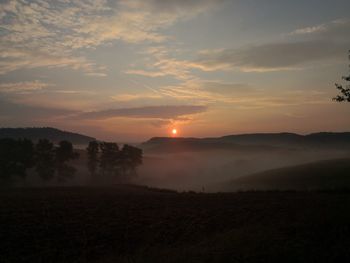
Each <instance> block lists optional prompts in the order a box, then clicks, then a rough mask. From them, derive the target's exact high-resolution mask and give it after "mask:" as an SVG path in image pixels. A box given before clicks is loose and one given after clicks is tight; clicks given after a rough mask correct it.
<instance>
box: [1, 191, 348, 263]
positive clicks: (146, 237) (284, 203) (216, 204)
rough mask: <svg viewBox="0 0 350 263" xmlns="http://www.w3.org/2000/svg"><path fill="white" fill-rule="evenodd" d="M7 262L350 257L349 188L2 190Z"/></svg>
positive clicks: (3, 259)
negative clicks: (222, 191) (179, 191)
mask: <svg viewBox="0 0 350 263" xmlns="http://www.w3.org/2000/svg"><path fill="white" fill-rule="evenodd" d="M0 241H1V242H0V262H318V263H319V262H350V261H349V260H350V193H347V192H328V193H327V192H322V193H321V192H318V193H317V192H309V193H307V192H305V193H301V192H299V193H296V192H251V193H236V194H194V193H182V194H177V193H172V192H165V191H164V192H160V191H152V190H147V189H144V188H138V187H126V186H125V187H116V188H109V189H97V188H96V189H87V188H53V189H12V190H6V191H4V190H2V192H1V193H0Z"/></svg>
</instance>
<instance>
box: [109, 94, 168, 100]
mask: <svg viewBox="0 0 350 263" xmlns="http://www.w3.org/2000/svg"><path fill="white" fill-rule="evenodd" d="M161 98H162V96H161V95H159V94H118V95H114V96H112V99H113V100H114V101H118V102H129V101H135V100H145V99H161Z"/></svg>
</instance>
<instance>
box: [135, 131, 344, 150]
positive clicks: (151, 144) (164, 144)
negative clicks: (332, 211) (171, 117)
mask: <svg viewBox="0 0 350 263" xmlns="http://www.w3.org/2000/svg"><path fill="white" fill-rule="evenodd" d="M243 146H244V147H243ZM141 147H142V148H143V149H145V150H146V151H150V152H179V151H201V150H213V149H214V150H217V149H225V150H259V149H263V150H267V149H269V150H272V149H276V148H280V147H282V148H296V149H300V148H312V149H350V132H344V133H331V132H320V133H312V134H308V135H300V134H295V133H256V134H240V135H228V136H223V137H217V138H169V137H154V138H151V139H150V140H148V141H147V142H144V143H143V144H142V145H141Z"/></svg>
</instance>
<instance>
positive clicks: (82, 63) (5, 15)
mask: <svg viewBox="0 0 350 263" xmlns="http://www.w3.org/2000/svg"><path fill="white" fill-rule="evenodd" d="M217 4H218V2H217V1H214V0H194V1H169V0H166V1H159V0H150V1H141V0H121V1H117V2H113V1H107V0H81V1H66V0H57V1H48V2H46V1H42V0H33V1H30V2H28V1H16V0H7V1H6V0H5V1H2V2H1V3H0V24H1V27H0V41H1V47H0V58H1V62H0V74H5V73H7V72H10V71H14V70H18V69H23V68H25V69H30V68H37V67H69V68H73V69H76V70H81V71H83V72H85V73H86V74H87V75H91V76H102V77H103V76H105V75H106V69H105V68H104V67H103V66H101V65H97V64H96V63H94V62H92V61H90V60H89V59H87V58H86V56H85V55H84V54H86V53H85V51H86V49H95V48H97V47H99V46H101V45H105V44H110V43H113V41H117V40H120V41H124V42H128V43H140V42H145V41H147V42H152V43H154V42H162V41H165V40H166V39H167V36H165V35H163V34H162V33H160V32H159V31H160V30H161V29H164V28H166V27H169V26H171V25H173V24H174V23H176V22H177V21H179V20H180V19H189V18H191V17H193V16H195V15H198V14H199V13H201V12H204V11H206V10H208V9H209V8H212V7H213V6H215V5H217Z"/></svg>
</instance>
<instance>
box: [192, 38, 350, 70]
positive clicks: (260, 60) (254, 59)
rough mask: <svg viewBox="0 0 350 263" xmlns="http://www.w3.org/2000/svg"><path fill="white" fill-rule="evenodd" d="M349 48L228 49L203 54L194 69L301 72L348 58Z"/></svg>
mask: <svg viewBox="0 0 350 263" xmlns="http://www.w3.org/2000/svg"><path fill="white" fill-rule="evenodd" d="M346 50H347V45H342V44H338V43H335V42H332V41H298V42H280V43H269V44H263V45H254V46H249V47H243V48H240V49H224V50H220V51H213V52H207V53H206V54H202V55H201V56H200V58H198V59H197V60H196V61H195V62H194V63H193V67H196V68H200V69H202V70H203V71H214V70H233V69H239V70H241V71H244V72H252V71H255V72H266V71H277V70H293V69H301V68H302V67H303V66H305V65H306V64H308V63H313V62H316V61H321V60H335V59H337V58H341V57H342V56H344V52H346Z"/></svg>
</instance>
